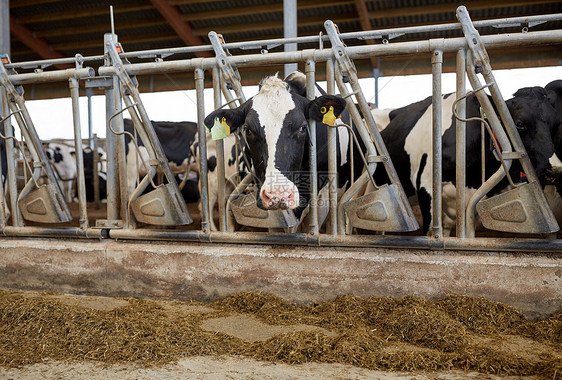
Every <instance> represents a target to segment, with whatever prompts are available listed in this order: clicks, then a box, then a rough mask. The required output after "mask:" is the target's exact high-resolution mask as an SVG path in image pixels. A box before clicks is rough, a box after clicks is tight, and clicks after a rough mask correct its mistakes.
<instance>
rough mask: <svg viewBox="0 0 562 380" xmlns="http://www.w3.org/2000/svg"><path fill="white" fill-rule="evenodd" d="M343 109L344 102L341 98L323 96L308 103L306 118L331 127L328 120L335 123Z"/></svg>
mask: <svg viewBox="0 0 562 380" xmlns="http://www.w3.org/2000/svg"><path fill="white" fill-rule="evenodd" d="M344 109H345V100H344V99H343V98H342V97H340V96H335V95H323V96H320V97H318V98H316V99H314V100H312V101H310V103H309V104H308V117H309V118H311V119H314V120H316V121H322V122H324V123H325V124H331V125H333V122H329V121H328V120H329V119H330V118H332V119H333V121H335V118H338V117H340V115H341V113H342V112H343V110H344ZM332 113H333V116H332ZM330 121H331V120H330Z"/></svg>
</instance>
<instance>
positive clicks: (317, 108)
mask: <svg viewBox="0 0 562 380" xmlns="http://www.w3.org/2000/svg"><path fill="white" fill-rule="evenodd" d="M304 78H305V77H304V74H302V73H294V74H293V75H290V76H288V77H287V78H286V79H285V81H283V80H281V79H279V78H278V77H277V76H270V77H267V78H265V79H264V80H263V81H262V83H261V85H260V90H259V93H258V94H257V95H255V96H254V97H253V98H251V99H249V100H248V101H246V102H245V103H244V104H242V105H241V106H240V107H238V108H236V109H232V110H230V109H220V110H217V111H214V112H212V113H211V114H209V115H208V116H207V117H206V118H205V125H207V126H209V127H210V126H212V125H214V123H215V120H216V119H217V118H218V120H222V119H223V118H225V120H226V123H227V124H228V125H229V126H230V130H231V131H232V132H234V131H236V130H239V129H241V131H240V132H239V133H240V134H241V135H242V136H243V137H245V139H246V141H247V143H248V148H249V151H250V152H249V153H250V157H251V161H252V165H253V170H254V173H255V175H256V177H257V179H258V181H259V187H260V188H259V192H258V195H257V204H258V206H259V207H261V208H263V209H268V210H280V209H291V210H293V211H294V213H295V216H296V217H297V218H300V216H301V215H302V211H303V210H304V208H305V207H306V206H307V205H308V201H309V199H310V186H309V180H310V169H309V141H310V140H309V131H308V128H309V126H308V119H309V118H312V119H314V120H316V121H317V129H316V133H317V136H316V149H317V166H318V173H319V176H320V178H319V184H321V183H322V182H323V178H321V177H322V175H324V176H325V175H326V173H327V172H328V150H327V145H328V144H327V142H328V133H327V129H328V127H327V126H326V125H325V124H323V123H322V120H323V117H324V114H325V113H326V112H329V110H330V108H332V109H333V112H334V114H335V115H336V116H337V115H340V114H341V113H342V112H343V111H344V109H345V100H344V99H342V98H341V97H339V96H334V95H322V96H319V97H317V98H316V99H314V100H309V99H307V98H306V97H305V96H304V95H305V93H304V89H305V87H304V86H303V83H304ZM341 129H342V133H341V134H338V141H337V143H338V144H339V147H340V149H338V185H339V187H342V186H343V185H344V184H346V183H350V181H349V180H350V178H349V177H350V172H351V170H350V163H349V160H348V159H347V158H348V152H347V150H346V148H347V145H346V144H340V140H341V139H342V136H344V135H345V136H346V137H345V138H346V139H347V141H349V135H348V134H347V133H348V132H347V130H346V129H345V128H344V127H341ZM357 151H358V150H357V149H356V150H354V152H355V153H357ZM359 154H360V152H359ZM354 162H355V164H356V165H357V170H356V171H355V173H358V174H360V173H361V165H362V163H361V159H360V157H359V156H357V158H356V159H355V161H354Z"/></svg>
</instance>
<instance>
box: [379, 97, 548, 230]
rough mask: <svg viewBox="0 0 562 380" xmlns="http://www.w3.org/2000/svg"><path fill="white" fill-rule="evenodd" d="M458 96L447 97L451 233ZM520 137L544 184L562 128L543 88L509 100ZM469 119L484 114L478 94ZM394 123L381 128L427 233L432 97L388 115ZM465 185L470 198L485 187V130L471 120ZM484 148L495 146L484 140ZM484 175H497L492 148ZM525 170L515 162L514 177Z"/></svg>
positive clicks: (447, 222) (446, 222)
mask: <svg viewBox="0 0 562 380" xmlns="http://www.w3.org/2000/svg"><path fill="white" fill-rule="evenodd" d="M454 100H455V95H454V94H448V95H444V96H443V118H442V120H443V172H442V173H443V229H444V234H448V233H449V232H450V229H451V228H452V227H453V226H454V224H455V217H456V205H455V185H456V178H455V173H456V172H455V170H456V169H455V168H456V160H455V157H456V156H455V152H456V147H455V138H456V128H455V124H456V119H455V118H454V116H453V115H452V106H453V102H454ZM506 104H507V107H508V109H509V111H510V113H511V116H512V118H513V120H514V123H515V125H516V126H517V129H518V132H519V135H520V136H521V139H522V141H523V144H524V146H525V149H526V150H527V153H528V154H529V158H530V160H531V162H532V164H533V165H534V168H535V170H536V172H537V175H538V177H539V179H540V181H541V184H542V185H543V186H544V185H545V179H546V177H547V175H549V174H550V171H551V170H552V165H551V164H550V162H549V161H550V160H552V157H553V155H554V143H553V136H554V134H555V133H556V126H557V124H558V122H557V120H556V118H555V112H554V108H553V107H552V105H551V104H550V102H549V101H548V99H547V96H546V91H545V90H544V89H543V88H541V87H532V88H524V89H520V90H519V91H517V92H516V93H515V94H514V97H513V98H512V99H510V100H507V101H506ZM466 107H467V111H466V115H467V117H479V116H480V104H479V102H478V100H477V98H476V96H474V95H473V96H469V97H468V98H467V101H466ZM389 116H390V122H389V124H388V126H386V128H384V126H379V129H382V132H381V135H382V137H383V139H384V141H385V144H386V147H387V149H388V151H389V154H390V157H391V159H392V161H393V163H394V165H395V167H396V170H397V172H398V176H399V177H400V181H401V183H402V186H403V187H404V190H405V192H406V195H407V196H412V195H417V197H418V201H419V205H420V209H421V213H422V216H423V231H424V233H427V232H428V230H429V227H430V225H431V218H432V212H431V208H432V202H431V200H432V193H433V192H432V189H433V182H432V172H433V170H432V166H433V164H432V158H431V152H432V147H431V144H432V142H431V135H432V132H431V130H432V104H431V97H428V98H427V99H425V100H422V101H420V102H417V103H413V104H410V105H408V106H406V107H403V108H399V109H396V110H393V111H392V112H390V115H389ZM466 131H467V143H466V173H467V174H466V184H467V190H468V191H467V200H468V199H470V197H471V195H472V194H473V192H474V191H475V190H476V189H477V188H478V187H479V186H480V185H481V183H482V181H481V154H480V149H481V148H480V146H481V133H480V131H481V129H480V122H479V121H470V122H468V123H467V125H466ZM486 139H487V140H486V146H491V142H490V139H489V136H486ZM485 160H486V165H485V172H486V173H485V174H486V178H488V177H489V176H490V175H491V174H493V173H494V172H496V171H497V170H498V168H499V166H500V163H499V162H498V161H497V160H496V158H495V157H494V152H493V149H487V150H486V157H485ZM520 171H521V167H520V165H519V162H518V161H514V162H513V165H512V167H511V169H510V174H511V176H512V178H513V179H514V180H515V181H518V180H519V177H520ZM385 174H386V173H385V172H384V171H382V170H379V168H377V171H376V173H375V175H376V176H377V178H378V180H383V181H384V180H385V178H384V177H385ZM504 187H505V180H504V181H503V182H502V183H500V184H498V186H496V189H495V191H499V190H500V189H501V188H504Z"/></svg>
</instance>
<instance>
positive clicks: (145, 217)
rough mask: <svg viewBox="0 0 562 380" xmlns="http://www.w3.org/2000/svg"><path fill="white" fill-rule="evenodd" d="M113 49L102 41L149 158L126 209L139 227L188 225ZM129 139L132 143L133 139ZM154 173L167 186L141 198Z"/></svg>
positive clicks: (162, 155)
mask: <svg viewBox="0 0 562 380" xmlns="http://www.w3.org/2000/svg"><path fill="white" fill-rule="evenodd" d="M117 47H120V44H118V43H117V42H113V43H111V42H110V40H106V48H107V52H108V54H109V57H110V59H111V63H112V65H113V67H114V68H115V74H116V75H117V78H118V79H119V82H120V84H121V87H120V88H121V96H122V98H123V100H124V102H125V105H126V106H127V108H128V111H129V113H130V115H131V119H132V120H133V124H134V126H135V130H136V131H137V132H138V133H139V136H140V138H141V140H142V142H143V143H144V146H145V147H146V149H147V151H148V154H149V157H150V161H149V166H150V168H149V170H148V173H147V174H146V176H145V177H144V178H143V180H142V181H141V183H140V184H139V186H138V187H137V188H135V190H134V191H133V193H132V194H131V195H130V197H129V206H130V208H131V210H132V211H133V214H134V216H135V218H136V220H137V221H140V222H143V223H147V224H155V225H182V224H189V223H191V222H192V221H193V220H192V219H191V216H190V215H189V212H188V210H187V206H186V205H185V202H184V200H183V198H182V195H181V192H180V190H179V188H178V184H177V182H176V180H175V178H174V175H173V173H172V171H171V169H170V166H169V165H168V161H167V159H166V155H165V153H164V150H163V149H162V145H160V141H159V140H158V137H157V136H156V132H155V131H154V127H153V126H152V122H151V121H150V118H149V117H148V114H147V112H146V109H145V108H144V105H143V103H142V100H141V98H140V95H139V91H138V89H137V85H136V84H135V83H134V82H133V80H132V79H131V77H130V76H129V75H128V74H127V72H126V71H125V69H124V67H123V61H122V60H121V58H120V57H119V53H118V52H117ZM131 98H132V99H131ZM119 112H120V111H119ZM137 112H138V113H137ZM132 137H133V140H134V136H132ZM158 169H161V170H162V171H163V172H164V176H165V177H166V180H167V183H166V184H162V185H158V186H156V188H155V189H154V190H152V191H151V192H149V193H147V194H144V195H141V194H142V192H143V191H144V190H146V188H147V187H148V185H149V184H150V182H151V180H152V177H153V176H154V175H155V174H156V172H157V170H158Z"/></svg>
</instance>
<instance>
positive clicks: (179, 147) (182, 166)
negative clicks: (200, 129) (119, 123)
mask: <svg viewBox="0 0 562 380" xmlns="http://www.w3.org/2000/svg"><path fill="white" fill-rule="evenodd" d="M152 126H153V127H154V131H155V133H156V136H157V137H158V140H159V141H160V144H161V145H162V148H163V150H164V154H165V155H166V158H167V159H168V164H169V165H170V169H171V170H172V172H173V173H175V176H176V181H177V182H178V183H181V181H182V179H183V178H182V177H181V176H182V175H183V173H186V172H187V169H188V165H190V164H191V163H190V162H189V160H190V158H191V155H190V146H191V145H192V143H193V141H194V140H195V137H196V135H197V124H196V123H193V122H190V121H184V122H170V121H152ZM124 127H125V131H127V132H129V133H131V134H132V135H133V136H135V132H134V126H133V121H132V120H130V119H125V120H124ZM137 144H138V146H139V152H138V154H139V155H140V156H141V157H142V159H141V158H139V157H136V155H135V153H136V152H137V150H136V147H135V145H134V143H133V141H132V139H131V137H130V136H129V135H125V154H126V161H127V183H128V186H129V190H130V192H132V191H133V190H134V189H135V186H136V179H137V176H139V175H140V176H141V177H142V176H144V175H146V170H145V168H144V166H143V165H142V161H143V160H144V162H145V163H146V164H147V165H148V160H149V158H148V153H147V151H146V148H145V147H144V144H143V142H142V140H141V139H140V137H138V136H137ZM150 190H151V187H150V186H149V188H148V189H147V191H150ZM181 192H182V195H183V197H184V200H185V201H186V202H187V203H190V202H197V201H198V200H199V190H198V189H197V178H196V177H195V176H194V177H192V178H191V177H190V178H188V180H187V181H186V183H185V186H184V187H183V189H181Z"/></svg>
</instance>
